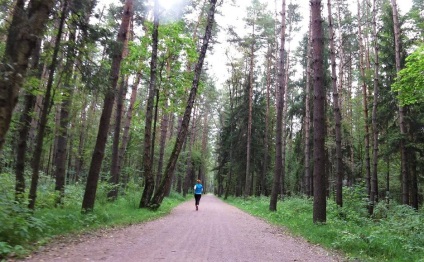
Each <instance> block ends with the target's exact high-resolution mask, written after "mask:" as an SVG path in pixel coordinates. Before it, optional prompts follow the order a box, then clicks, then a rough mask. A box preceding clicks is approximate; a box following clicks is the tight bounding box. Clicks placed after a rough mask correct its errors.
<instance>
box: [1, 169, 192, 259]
mask: <svg viewBox="0 0 424 262" xmlns="http://www.w3.org/2000/svg"><path fill="white" fill-rule="evenodd" d="M5 177H6V176H3V177H0V189H7V188H8V189H9V190H3V191H0V192H1V193H0V260H1V259H2V257H3V258H6V257H14V256H16V257H22V256H25V255H27V254H28V253H30V252H31V251H33V250H35V249H37V248H38V247H39V246H40V245H44V244H46V243H49V242H50V241H54V239H55V238H56V237H58V236H67V235H73V234H81V233H86V232H92V231H95V230H99V229H105V228H114V227H121V226H128V225H132V224H137V223H143V222H146V221H150V220H153V219H157V218H159V217H162V216H165V215H167V214H169V213H170V211H171V210H172V209H173V208H174V207H175V206H177V205H178V204H180V203H182V202H184V201H186V200H187V198H184V197H182V196H181V195H179V194H177V193H171V195H170V196H169V197H167V198H165V199H164V200H163V202H162V204H161V206H160V207H159V208H158V209H157V210H154V211H153V210H150V209H140V208H138V204H139V201H140V198H141V190H140V189H139V188H138V186H137V185H130V188H128V189H127V190H126V192H125V194H123V195H121V196H119V198H118V199H117V200H116V201H113V202H111V201H108V200H107V198H106V194H107V192H108V189H109V188H108V186H107V185H106V184H99V187H98V191H97V195H96V203H95V207H94V210H93V211H92V212H90V213H88V214H81V203H82V202H81V200H82V196H83V187H82V186H78V185H72V186H67V188H66V197H65V200H64V206H62V207H61V208H55V207H54V201H55V199H56V196H55V195H54V193H51V192H54V190H52V187H54V183H53V184H52V183H50V182H47V183H45V184H44V185H43V184H42V185H41V187H40V189H39V193H38V197H37V206H36V209H35V212H34V213H31V212H30V211H29V210H28V209H27V208H26V205H18V204H17V203H16V202H15V201H14V195H13V191H12V190H10V188H12V189H13V186H12V184H11V183H13V181H11V180H10V179H6V178H5ZM43 187H44V188H43Z"/></svg>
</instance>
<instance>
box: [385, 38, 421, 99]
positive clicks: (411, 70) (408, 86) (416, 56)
mask: <svg viewBox="0 0 424 262" xmlns="http://www.w3.org/2000/svg"><path fill="white" fill-rule="evenodd" d="M392 91H394V92H397V93H398V95H397V98H398V99H399V103H400V104H401V105H411V104H416V103H422V102H424V45H422V46H420V47H419V48H417V49H416V50H415V51H414V52H413V53H412V54H411V55H409V56H408V57H407V58H406V66H405V68H403V69H402V70H401V71H400V72H399V73H398V77H397V78H396V82H395V83H394V84H393V85H392Z"/></svg>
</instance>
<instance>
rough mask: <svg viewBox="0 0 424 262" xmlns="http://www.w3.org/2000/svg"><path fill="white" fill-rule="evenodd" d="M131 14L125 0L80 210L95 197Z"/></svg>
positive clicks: (89, 206)
mask: <svg viewBox="0 0 424 262" xmlns="http://www.w3.org/2000/svg"><path fill="white" fill-rule="evenodd" d="M132 15H133V0H126V1H125V6H124V10H123V14H122V22H121V26H120V28H119V32H118V37H117V42H118V43H119V44H120V46H119V47H118V48H116V49H115V50H114V53H113V58H112V66H111V69H110V75H109V80H110V88H108V90H107V91H106V94H105V98H104V103H103V110H102V114H101V117H100V123H99V131H98V133H97V139H96V144H95V147H94V151H93V155H92V157H91V164H90V169H89V172H88V176H87V184H86V187H85V193H84V199H83V202H82V212H83V213H86V212H90V211H92V210H93V208H94V202H95V199H96V191H97V183H98V180H99V176H100V168H101V166H102V162H103V157H104V153H105V148H106V142H107V137H108V133H109V126H110V118H111V115H112V109H113V104H114V103H113V102H114V100H115V92H116V86H117V84H118V78H119V71H120V67H121V61H122V56H123V51H124V43H125V40H126V38H127V34H128V32H127V30H128V24H129V23H130V20H131V18H132Z"/></svg>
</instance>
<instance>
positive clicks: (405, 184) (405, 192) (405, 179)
mask: <svg viewBox="0 0 424 262" xmlns="http://www.w3.org/2000/svg"><path fill="white" fill-rule="evenodd" d="M391 3H392V10H393V27H394V28H393V29H394V32H395V56H396V73H399V71H400V70H401V65H400V25H399V17H398V10H397V5H396V0H391ZM399 127H400V134H401V141H400V155H401V157H400V161H401V174H402V204H404V205H409V204H410V196H409V195H410V194H409V176H408V165H407V159H408V158H407V151H406V138H407V128H406V123H405V107H404V106H399Z"/></svg>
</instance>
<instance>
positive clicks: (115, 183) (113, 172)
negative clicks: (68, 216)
mask: <svg viewBox="0 0 424 262" xmlns="http://www.w3.org/2000/svg"><path fill="white" fill-rule="evenodd" d="M130 19H131V18H130ZM127 26H128V28H127V32H128V33H127V34H126V37H125V40H124V43H123V45H124V46H123V51H122V59H124V58H125V57H127V56H128V52H129V51H128V41H129V39H130V33H129V32H130V31H131V21H130V22H128V25H127ZM127 87H128V77H126V76H125V75H124V74H121V84H120V85H119V89H118V92H117V94H118V96H117V97H116V101H115V102H116V115H115V131H114V133H113V144H112V163H111V169H110V180H109V183H110V184H111V186H112V188H111V190H110V191H109V192H108V194H107V197H108V198H109V199H110V200H115V199H116V198H117V197H118V191H119V179H120V170H121V167H120V164H121V163H122V162H121V161H120V160H121V159H120V154H119V152H120V151H119V142H120V141H121V126H122V113H123V107H124V105H123V103H124V98H125V94H126V93H127Z"/></svg>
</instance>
